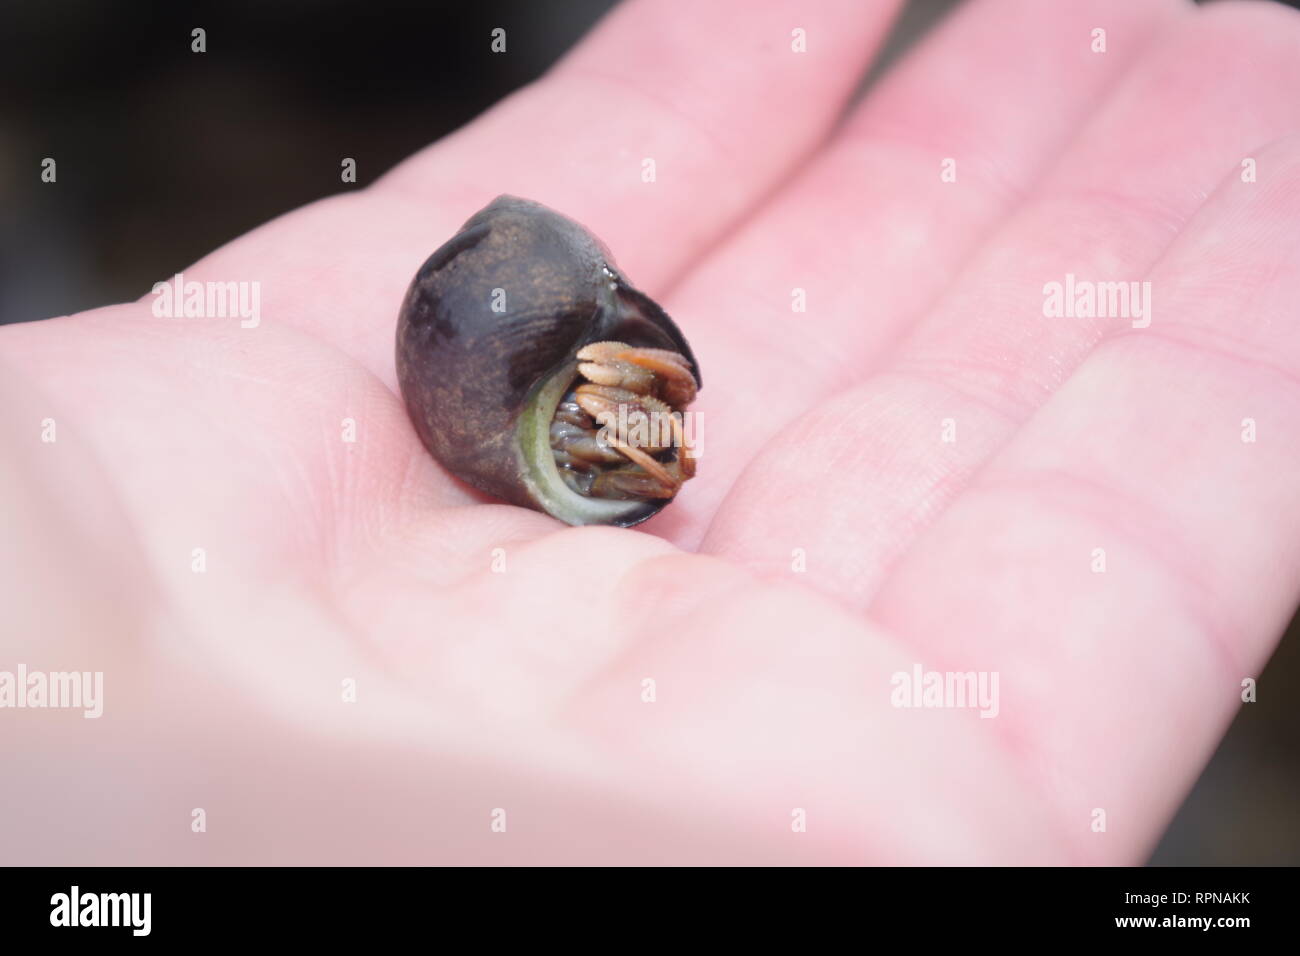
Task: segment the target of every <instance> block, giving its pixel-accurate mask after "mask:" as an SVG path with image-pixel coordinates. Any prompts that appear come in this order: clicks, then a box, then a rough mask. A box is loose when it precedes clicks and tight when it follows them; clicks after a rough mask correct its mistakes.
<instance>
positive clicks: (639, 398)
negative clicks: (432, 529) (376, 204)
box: [397, 196, 700, 527]
mask: <svg viewBox="0 0 1300 956" xmlns="http://www.w3.org/2000/svg"><path fill="white" fill-rule="evenodd" d="M397 379H398V383H399V384H400V386H401V390H402V397H403V400H404V401H405V403H406V409H407V413H408V414H409V415H410V418H411V421H412V423H413V424H414V425H415V430H416V432H417V433H418V434H419V436H420V440H421V441H422V442H423V443H424V446H425V447H426V448H427V449H428V450H429V452H430V453H431V454H432V455H433V457H434V458H436V459H437V460H438V461H439V462H440V463H441V464H442V465H443V466H444V467H446V468H447V469H448V470H449V471H450V472H451V473H452V474H454V475H455V476H456V477H458V478H460V479H461V480H462V481H465V482H467V483H468V484H471V485H473V486H474V487H476V488H479V489H481V490H482V491H485V492H487V493H489V494H491V495H495V496H496V497H498V498H502V499H504V500H506V501H508V502H511V503H513V504H517V505H523V506H525V507H528V508H534V509H536V510H539V511H544V512H546V513H547V514H550V515H552V516H554V517H556V518H559V519H560V520H561V521H564V522H566V523H568V524H572V525H585V524H611V525H618V526H621V527H629V526H631V525H634V524H637V523H639V522H641V521H644V520H645V519H647V518H649V517H650V516H651V515H653V514H655V513H656V512H658V511H659V510H660V509H661V508H663V507H664V505H666V504H667V503H668V502H669V501H671V500H672V499H673V497H674V496H675V495H676V494H677V492H678V490H679V489H680V488H681V487H682V484H683V483H684V482H685V481H687V480H688V479H689V478H691V477H692V476H693V475H694V474H695V454H694V451H693V448H692V447H691V445H690V444H689V443H688V441H687V438H686V433H687V429H686V428H685V427H684V422H683V414H682V413H683V411H684V410H685V408H686V406H687V405H689V404H690V403H691V401H692V400H693V399H694V398H695V393H696V391H698V389H699V387H700V370H699V366H698V365H697V363H696V361H695V357H694V355H692V354H691V349H690V346H689V345H688V344H687V343H686V339H685V338H684V337H683V336H682V333H681V331H680V330H679V329H678V328H677V326H676V325H675V324H674V323H673V321H672V319H670V318H669V317H668V315H667V314H666V313H665V312H664V311H663V309H661V308H660V307H659V306H658V305H656V304H655V303H654V302H653V301H651V300H650V298H649V297H648V296H646V295H645V294H644V293H642V292H639V291H638V290H637V289H636V288H634V287H633V286H632V285H631V283H629V282H628V280H627V278H626V277H625V276H623V275H622V274H621V273H620V272H619V270H618V268H617V267H616V266H615V265H614V262H613V260H612V259H611V257H610V255H609V252H608V251H607V250H606V249H605V247H604V246H603V245H601V243H600V242H599V241H598V240H597V239H596V238H595V237H594V236H592V235H591V234H590V233H589V232H587V230H586V229H584V228H583V227H582V226H580V225H578V224H577V223H576V222H574V221H573V220H571V219H568V218H566V217H564V216H562V215H560V214H559V213H557V212H554V211H553V210H551V209H548V208H546V207H545V206H543V205H541V204H540V203H536V202H532V201H529V200H526V199H518V198H515V197H513V196H501V197H499V198H497V199H495V200H494V201H493V202H491V203H490V204H489V205H488V206H486V207H485V208H484V209H481V210H480V211H479V212H477V213H475V214H474V215H473V216H471V217H470V219H469V221H467V222H466V223H465V225H464V226H463V227H461V230H460V231H459V232H458V233H456V235H455V236H453V237H452V238H451V239H450V240H448V241H447V242H446V243H445V244H444V245H443V246H442V247H441V248H439V249H438V250H436V251H435V252H434V253H433V255H431V256H430V257H429V258H428V260H427V261H426V262H425V263H424V265H423V266H421V267H420V270H419V272H417V273H416V275H415V278H414V279H413V280H412V282H411V285H410V288H409V289H408V290H407V293H406V298H405V300H404V301H403V303H402V307H401V313H400V314H399V316H398V322H397Z"/></svg>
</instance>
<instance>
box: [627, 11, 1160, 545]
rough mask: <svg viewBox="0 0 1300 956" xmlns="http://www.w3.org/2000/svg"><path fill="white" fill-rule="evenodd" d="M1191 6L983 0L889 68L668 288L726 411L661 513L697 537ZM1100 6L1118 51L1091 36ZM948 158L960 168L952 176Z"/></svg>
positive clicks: (919, 306) (670, 524)
mask: <svg viewBox="0 0 1300 956" xmlns="http://www.w3.org/2000/svg"><path fill="white" fill-rule="evenodd" d="M1184 10H1185V8H1184V6H1183V5H1182V4H1181V3H1176V2H1169V3H1141V4H1134V3H1129V2H1124V0H1107V2H1100V3H1087V4H1053V3H1047V4H1044V3H1038V2H1036V0H1025V2H1002V0H977V2H973V3H970V4H967V5H965V6H964V7H962V8H961V9H960V10H959V11H958V12H957V13H956V15H955V16H954V17H953V18H952V19H951V20H950V21H949V22H947V23H945V24H943V25H942V26H941V27H940V28H939V29H938V30H937V31H936V32H935V33H934V34H933V35H932V36H930V37H928V38H927V39H926V40H925V41H924V42H923V43H922V45H921V46H920V47H919V48H918V49H917V50H916V51H915V52H914V53H913V54H912V55H911V56H910V57H909V58H907V59H906V60H904V62H903V63H902V64H900V66H899V68H898V69H897V70H895V71H894V72H893V73H891V74H889V75H888V76H887V77H886V79H885V81H884V82H883V83H882V84H881V86H880V87H879V88H878V89H876V90H875V91H873V93H872V94H871V95H870V96H869V97H868V99H867V101H866V102H865V103H864V105H863V106H862V107H861V108H860V109H859V110H857V112H856V113H855V114H854V115H853V116H852V117H851V118H850V120H849V121H848V123H847V125H846V127H845V129H844V130H843V131H842V132H841V133H840V134H839V135H838V136H837V138H836V139H835V140H834V142H833V143H832V144H831V145H830V146H829V147H828V148H827V149H826V150H825V151H824V152H823V153H822V154H820V155H819V156H818V157H817V158H816V159H815V160H814V161H813V162H812V163H810V164H809V165H808V166H807V167H806V168H805V169H804V170H803V171H802V172H801V173H800V175H799V176H798V178H797V179H795V180H794V181H793V182H792V183H791V184H790V185H789V186H787V187H786V188H785V189H784V190H783V191H782V193H781V194H780V196H779V197H778V198H777V199H776V200H775V201H774V202H772V203H771V204H770V205H768V206H766V207H764V209H763V210H761V211H760V213H759V214H758V215H757V216H756V217H754V218H753V219H751V220H749V221H747V222H746V224H745V226H744V227H743V228H742V230H741V231H740V233H739V235H738V236H737V237H736V239H735V240H733V241H732V242H730V243H728V244H727V245H726V246H725V247H723V249H722V250H721V251H720V252H719V253H718V254H716V255H715V256H714V257H713V258H712V259H710V260H709V261H708V262H707V263H706V265H705V266H704V268H702V269H701V270H699V271H698V272H697V273H694V274H692V275H691V276H690V277H688V279H687V280H686V282H685V283H684V284H683V285H682V287H681V288H680V289H679V290H677V291H676V292H674V294H673V295H672V297H671V299H670V300H669V303H668V306H669V310H670V311H671V312H672V314H674V315H677V316H679V317H681V318H682V319H683V321H689V322H690V323H691V329H692V331H691V338H692V343H693V345H694V347H695V350H696V353H697V354H698V355H700V356H701V361H702V362H703V363H704V364H705V366H707V370H708V374H707V375H706V378H707V380H708V382H707V386H708V387H707V388H706V390H705V392H704V393H703V395H702V396H701V399H700V402H699V403H698V405H697V406H696V409H697V414H699V415H702V416H703V417H704V418H705V419H707V420H708V422H713V423H716V427H714V428H710V429H707V434H706V436H705V440H704V453H705V454H706V455H707V460H706V461H705V462H704V466H703V467H702V469H701V473H700V477H699V478H697V479H696V480H695V481H694V482H693V483H692V485H691V490H690V494H689V495H683V496H682V499H681V500H680V501H679V502H678V504H677V505H675V506H674V508H673V509H670V510H669V511H666V512H665V513H664V514H663V515H662V516H661V517H660V518H657V519H656V521H655V524H653V525H652V526H651V527H653V528H654V529H655V530H656V531H657V532H659V533H668V534H669V535H670V536H672V537H674V539H675V540H678V541H679V542H680V543H682V544H684V545H686V546H694V545H695V544H696V543H697V542H698V540H699V538H700V536H701V535H702V533H703V529H704V527H705V526H706V524H707V521H708V519H709V518H710V517H711V516H712V515H713V513H714V510H715V509H716V508H717V506H718V504H719V503H720V501H721V499H722V497H723V496H724V495H725V493H726V492H727V490H728V488H729V487H730V486H731V484H732V482H733V481H734V480H735V477H736V476H737V474H739V472H740V470H741V469H742V468H743V467H744V466H745V465H746V464H747V463H748V462H749V461H750V460H751V459H752V458H753V457H754V456H755V455H756V454H758V453H759V452H761V451H762V450H763V449H764V445H765V443H766V442H767V441H769V440H770V439H771V437H772V436H773V435H775V434H776V433H777V432H778V430H779V429H780V428H781V426H783V425H785V424H786V423H788V422H789V421H791V420H792V419H793V418H794V417H796V416H797V415H799V414H801V413H803V412H804V411H806V410H807V409H808V408H810V407H812V406H813V405H814V404H816V403H817V402H818V401H820V400H821V399H822V398H824V397H825V396H828V395H830V394H833V393H834V392H835V391H836V390H837V389H839V388H841V387H843V386H845V385H846V384H848V383H850V382H856V381H858V380H860V379H861V377H862V374H863V370H864V368H866V367H868V366H869V364H870V362H871V361H872V360H873V357H874V356H876V355H877V353H878V352H879V351H880V350H881V349H882V348H884V347H885V346H886V345H887V344H888V343H890V342H892V341H894V340H895V339H896V338H897V337H898V335H899V334H900V333H901V332H902V331H903V330H905V329H907V328H908V327H910V326H911V325H912V324H913V323H914V321H915V320H916V318H917V316H918V315H919V314H921V313H922V312H923V311H924V310H925V308H926V307H927V306H928V305H929V304H930V303H931V302H932V301H933V299H934V297H935V296H936V295H937V294H938V293H939V291H940V290H941V289H943V288H944V287H945V286H946V285H947V284H948V283H949V282H950V281H951V280H952V278H953V276H954V275H955V274H956V272H957V270H958V268H959V266H960V265H961V263H962V261H963V260H964V259H965V258H966V257H967V256H969V255H970V253H971V250H972V249H973V248H974V247H975V246H977V245H978V243H979V242H980V240H981V239H982V238H983V237H985V236H986V235H987V234H988V233H989V231H990V230H991V229H993V228H994V227H995V225H996V224H997V223H999V222H1000V221H1002V220H1003V219H1004V218H1005V217H1006V216H1007V215H1008V213H1009V211H1010V210H1011V209H1012V208H1013V207H1014V206H1015V205H1016V204H1017V202H1019V201H1020V200H1021V199H1022V198H1023V197H1024V196H1025V195H1026V194H1027V193H1028V192H1030V191H1031V190H1032V187H1033V184H1034V183H1035V182H1036V181H1037V180H1038V179H1039V177H1040V176H1042V174H1043V173H1044V172H1045V170H1046V169H1047V168H1048V167H1050V165H1051V162H1052V161H1053V159H1054V158H1055V157H1057V156H1058V155H1059V154H1060V152H1061V151H1062V150H1064V149H1065V148H1066V146H1067V144H1069V143H1070V142H1071V140H1072V139H1073V138H1074V137H1075V136H1076V135H1077V134H1078V129H1079V126H1080V125H1081V124H1082V122H1083V120H1084V118H1085V117H1086V116H1087V115H1088V114H1089V113H1090V112H1091V111H1092V110H1093V109H1094V108H1095V106H1096V104H1097V102H1098V100H1099V99H1100V98H1102V97H1104V96H1105V95H1106V92H1107V91H1108V90H1110V89H1111V88H1112V87H1113V86H1114V85H1115V84H1116V83H1118V82H1119V81H1120V80H1121V78H1122V77H1123V75H1124V74H1125V72H1126V71H1127V70H1128V69H1129V68H1130V67H1132V66H1133V65H1134V64H1135V63H1138V62H1140V59H1141V57H1142V56H1143V55H1144V52H1143V51H1144V50H1145V48H1146V44H1147V43H1148V42H1149V41H1150V39H1151V38H1152V37H1153V36H1154V35H1157V34H1159V33H1160V32H1161V31H1162V30H1164V29H1166V28H1167V27H1168V26H1169V25H1170V23H1171V22H1172V21H1174V20H1176V19H1178V18H1179V15H1180V14H1181V13H1183V12H1184ZM1098 24H1105V26H1106V28H1107V30H1108V36H1109V37H1110V44H1111V45H1110V47H1109V48H1108V50H1107V52H1106V53H1105V54H1104V55H1099V54H1096V53H1094V52H1092V50H1091V48H1090V46H1091V43H1092V40H1091V31H1092V30H1093V29H1094V28H1095V27H1097V25H1098ZM949 158H953V159H955V161H956V162H957V163H958V165H957V167H956V169H957V170H958V180H957V182H946V181H944V178H943V177H944V174H945V171H946V169H947V168H948V167H946V166H945V162H946V161H948V159H949ZM795 289H799V290H802V291H801V293H799V294H801V295H802V296H803V297H804V299H805V304H804V305H803V306H802V307H805V308H806V311H804V312H795V311H793V309H794V308H795V307H796V303H795V301H794V298H793V296H794V295H795V293H793V290H795ZM756 407H759V408H761V409H762V412H761V414H757V413H755V411H754V409H755V408H756Z"/></svg>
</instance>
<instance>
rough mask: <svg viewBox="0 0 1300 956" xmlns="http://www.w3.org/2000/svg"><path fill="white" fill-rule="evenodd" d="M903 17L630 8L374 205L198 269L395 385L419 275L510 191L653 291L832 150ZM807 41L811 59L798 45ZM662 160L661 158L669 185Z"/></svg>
mask: <svg viewBox="0 0 1300 956" xmlns="http://www.w3.org/2000/svg"><path fill="white" fill-rule="evenodd" d="M894 7H895V4H894V3H892V2H877V3H862V2H860V0H833V2H828V3H824V4H820V5H817V6H815V7H802V8H800V9H798V10H797V11H796V10H793V9H791V8H787V7H783V6H778V5H757V6H755V5H754V4H750V3H745V2H741V0H728V2H723V3H709V4H695V5H691V6H689V11H690V16H689V17H686V16H682V15H681V13H682V11H683V10H684V9H687V8H686V7H685V6H684V5H683V6H680V7H678V6H674V5H670V4H664V3H648V2H635V3H630V4H628V5H626V6H625V7H620V8H619V9H618V10H616V11H615V12H614V13H613V14H612V15H611V16H610V17H609V18H608V19H607V20H606V21H604V22H603V23H602V24H601V25H600V26H599V27H598V28H597V29H596V31H595V32H594V33H593V35H592V36H591V37H590V38H589V39H587V40H586V41H584V43H583V44H582V45H581V46H580V47H579V48H578V49H577V50H576V51H575V52H574V53H573V54H572V55H571V56H570V57H569V58H567V59H566V60H565V61H564V62H563V63H562V64H560V66H559V67H558V68H557V69H555V70H554V71H552V72H551V73H549V74H548V75H546V76H545V77H543V78H542V79H541V80H540V81H538V82H537V83H536V84H534V85H532V86H530V87H527V88H526V89H524V90H522V91H520V92H519V93H517V94H516V95H514V96H512V97H510V98H508V99H507V100H505V101H504V102H503V103H501V104H500V105H498V106H497V107H496V108H494V109H493V110H491V111H489V112H488V113H487V114H485V115H484V116H482V117H481V118H479V119H478V120H476V121H475V122H474V123H472V124H470V125H469V126H468V127H466V128H465V129H463V130H461V131H459V132H457V133H455V134H453V135H452V136H450V137H448V138H446V139H445V140H443V141H441V142H439V143H437V144H436V145H435V146H432V147H430V148H429V149H428V150H426V151H424V152H422V153H420V154H418V155H416V156H415V157H413V158H412V159H410V160H409V161H407V162H406V163H404V164H402V165H401V166H399V167H398V168H397V169H395V170H394V171H392V172H391V173H390V174H389V175H387V176H385V177H384V178H383V179H382V180H380V181H379V182H378V183H377V184H376V185H375V186H374V187H373V188H371V189H369V190H367V191H366V192H364V193H362V194H361V195H354V196H345V197H340V198H336V199H333V200H329V201H327V202H325V203H318V204H316V205H314V206H311V207H309V208H307V209H305V210H300V211H299V212H296V213H293V214H291V215H290V216H287V217H284V218H282V219H279V220H277V221H276V222H274V223H271V224H269V225H268V226H265V227H263V228H262V229H259V230H257V231H256V232H254V233H252V234H251V235H249V236H248V237H245V238H244V239H241V240H239V241H238V242H236V243H233V244H232V245H230V246H227V247H226V248H225V249H222V250H220V251H218V252H217V253H215V254H214V255H212V256H210V257H208V258H207V259H205V260H204V261H203V262H202V263H200V264H199V265H198V266H196V267H194V270H193V271H195V272H197V273H200V274H201V275H202V276H219V275H227V276H229V275H243V276H245V277H247V278H258V277H262V278H263V279H264V280H265V282H264V289H263V293H262V308H263V312H264V313H265V314H266V315H267V317H268V319H269V320H271V321H280V322H288V323H290V324H294V325H298V326H300V327H303V328H307V329H310V330H311V331H313V332H316V333H318V334H321V335H323V336H324V337H325V338H326V339H328V340H329V341H331V342H334V343H335V344H338V345H340V346H342V347H343V348H344V349H345V350H346V351H348V352H349V354H352V355H355V356H357V357H359V358H360V359H361V360H362V361H363V362H364V363H365V364H366V366H367V367H368V368H370V369H371V370H372V371H374V372H376V373H377V374H379V375H381V377H382V378H383V379H384V380H385V381H386V382H388V383H389V384H390V385H392V384H393V382H394V374H393V368H392V367H393V359H392V354H391V353H392V336H391V331H392V327H393V323H394V321H395V317H396V312H397V308H398V306H399V304H400V302H401V298H402V294H403V292H404V291H405V288H406V286H407V284H408V283H409V282H410V280H411V277H412V275H414V273H415V271H416V269H417V268H418V267H419V265H420V263H421V262H422V261H423V260H424V259H425V258H426V257H427V256H428V255H429V253H430V252H432V251H433V250H434V249H435V248H437V247H438V246H439V245H441V244H442V243H443V242H444V241H446V240H447V239H448V238H449V237H450V236H451V235H452V234H453V233H454V232H455V230H456V229H457V228H458V227H459V226H460V224H461V223H462V222H464V220H465V219H466V218H467V217H468V216H469V215H470V214H471V213H473V212H474V211H475V210H477V209H478V208H480V207H482V206H483V205H485V204H486V203H487V202H488V201H490V200H491V199H492V198H493V197H495V196H497V195H498V194H501V193H507V192H508V193H515V194H518V195H522V196H526V197H528V198H531V199H536V200H538V201H541V202H543V203H546V204H548V205H550V206H552V207H554V208H556V209H557V210H559V211H561V212H563V213H565V214H567V215H569V216H571V217H573V218H575V219H577V220H578V221H580V222H582V223H583V224H584V225H586V226H587V227H588V228H590V229H591V230H592V231H593V232H594V233H595V234H596V235H598V236H600V237H601V238H602V239H603V240H604V241H605V242H606V243H607V244H608V245H609V246H610V248H611V249H612V250H613V252H614V254H615V256H616V257H617V258H618V260H619V264H620V265H621V267H622V268H623V269H625V270H627V271H628V273H629V274H630V275H631V277H632V279H633V281H635V282H636V283H638V284H639V285H641V286H643V287H645V288H647V289H649V290H654V289H656V288H657V287H659V286H661V285H662V284H663V283H665V282H666V281H667V280H668V279H669V278H670V277H671V276H672V275H674V274H675V273H676V272H678V271H679V270H681V269H682V268H684V267H685V266H686V265H687V264H688V263H690V262H691V261H692V260H693V259H694V258H695V257H696V256H697V255H698V254H699V253H700V251H701V250H702V249H705V248H707V247H708V246H709V245H710V244H711V243H712V242H714V241H715V239H716V238H717V236H718V235H719V234H720V233H721V232H722V231H723V230H725V229H726V228H727V226H728V225H729V224H730V223H731V222H732V221H733V220H734V219H735V218H736V217H737V216H739V215H740V214H741V213H742V212H743V211H744V210H745V209H746V208H748V206H749V205H751V204H752V203H754V202H756V201H757V200H758V199H759V198H760V197H761V196H763V195H764V194H765V193H766V192H767V191H768V190H770V189H771V188H772V187H773V186H774V185H775V184H776V183H777V182H778V181H779V180H780V179H781V178H782V177H783V176H784V175H785V173H786V172H787V171H788V170H789V169H790V168H791V167H792V166H793V165H794V164H796V163H797V162H798V161H799V160H800V159H801V158H802V157H803V156H804V155H805V154H806V153H807V152H809V151H810V150H812V149H813V148H815V147H816V145H817V144H818V142H819V141H820V139H821V138H822V136H823V135H824V133H825V132H826V130H827V129H828V127H829V126H830V124H831V123H833V122H834V120H835V119H836V117H837V115H838V114H839V112H840V110H841V108H842V106H843V103H844V101H845V99H846V97H847V96H848V95H849V93H850V91H851V90H852V88H853V85H854V83H855V81H856V79H857V77H858V74H859V73H860V72H861V69H862V67H863V66H864V64H865V62H866V59H867V57H868V56H869V54H870V51H871V48H872V47H873V45H874V43H875V41H876V39H877V38H878V37H879V35H880V34H881V32H882V31H883V29H884V27H885V26H886V24H887V20H888V17H889V15H890V13H891V11H892V10H893V8H894ZM796 29H799V30H803V31H805V34H806V37H807V38H808V39H807V43H808V49H807V52H806V53H800V52H798V51H797V49H792V43H793V42H794V38H792V35H791V34H792V31H793V30H796ZM647 161H649V162H650V163H653V180H652V181H647V177H648V176H649V172H648V170H649V169H650V167H649V166H647V164H646V163H647Z"/></svg>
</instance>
